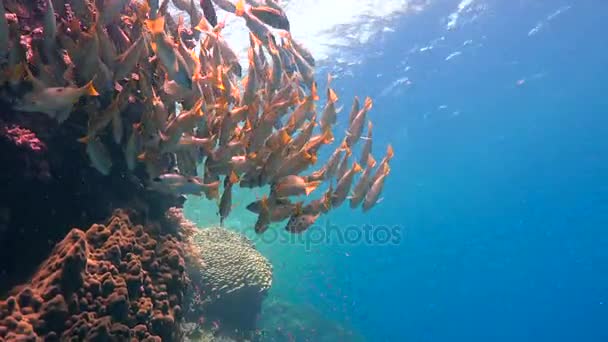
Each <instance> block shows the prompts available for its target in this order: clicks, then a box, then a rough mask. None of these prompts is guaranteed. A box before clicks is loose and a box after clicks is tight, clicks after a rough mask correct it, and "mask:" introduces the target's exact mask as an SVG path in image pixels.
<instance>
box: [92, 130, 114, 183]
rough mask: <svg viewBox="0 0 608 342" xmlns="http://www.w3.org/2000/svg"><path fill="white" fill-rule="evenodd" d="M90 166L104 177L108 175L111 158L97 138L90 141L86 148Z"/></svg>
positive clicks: (110, 167)
mask: <svg viewBox="0 0 608 342" xmlns="http://www.w3.org/2000/svg"><path fill="white" fill-rule="evenodd" d="M86 152H87V155H88V156H89V160H90V161H91V165H92V166H93V167H94V168H95V169H96V170H97V171H99V172H100V173H101V174H103V175H104V176H107V175H109V174H110V170H111V169H112V158H111V157H110V153H109V152H108V150H107V149H106V147H105V146H104V145H103V143H102V142H101V140H100V139H99V138H95V139H92V140H91V141H89V142H88V144H87V147H86Z"/></svg>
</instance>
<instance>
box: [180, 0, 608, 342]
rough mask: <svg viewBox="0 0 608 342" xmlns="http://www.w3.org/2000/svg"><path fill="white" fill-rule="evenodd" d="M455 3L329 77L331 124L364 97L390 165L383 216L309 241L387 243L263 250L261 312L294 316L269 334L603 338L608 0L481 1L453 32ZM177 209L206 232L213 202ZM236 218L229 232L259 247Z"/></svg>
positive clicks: (399, 22)
mask: <svg viewBox="0 0 608 342" xmlns="http://www.w3.org/2000/svg"><path fill="white" fill-rule="evenodd" d="M459 3H460V1H455V0H441V1H431V2H430V5H429V6H427V7H426V8H425V9H424V10H423V11H422V12H420V13H416V14H408V15H405V16H403V17H400V18H397V19H394V20H396V22H394V23H391V24H392V26H393V27H394V28H395V30H394V32H384V33H383V34H381V35H379V36H378V37H376V38H375V39H374V40H373V41H372V43H371V44H366V45H365V46H362V47H357V48H354V49H352V50H351V51H349V52H350V53H351V54H353V55H354V56H355V57H359V58H360V59H361V61H362V62H361V63H360V64H357V65H354V66H350V67H349V72H347V73H339V75H338V77H337V79H335V80H334V82H333V84H332V85H333V87H334V88H336V90H337V91H338V94H339V95H340V103H341V104H342V105H344V109H343V112H342V114H341V115H340V119H339V120H340V122H339V123H338V126H339V127H340V129H345V128H346V120H347V119H346V118H347V116H348V112H349V111H350V103H351V99H352V97H353V96H354V95H358V96H359V97H360V98H361V99H363V98H364V97H365V96H368V95H369V96H371V97H372V98H373V99H374V108H373V110H372V112H371V113H370V117H371V118H372V119H373V121H374V155H375V156H376V158H377V159H378V160H379V159H381V158H382V156H383V155H384V151H385V149H386V145H387V144H388V143H392V145H393V147H394V148H395V151H396V156H395V158H394V159H393V160H392V161H391V175H390V177H389V178H388V180H387V182H386V184H385V188H384V194H383V197H384V199H383V201H382V202H380V203H379V204H378V205H377V207H375V208H374V209H373V210H372V211H371V212H369V213H368V214H365V215H364V214H363V213H361V211H353V210H350V209H349V208H347V207H348V205H344V206H343V207H342V208H339V209H338V210H335V211H332V212H331V213H330V214H329V215H327V216H324V217H323V218H322V220H321V222H320V224H321V228H319V227H317V228H318V229H317V231H315V229H312V231H309V232H307V234H308V235H307V239H309V240H310V239H314V237H315V235H314V234H315V233H318V231H319V229H321V230H322V227H328V226H330V225H331V226H332V227H334V228H332V229H334V230H336V229H337V231H341V232H346V231H350V232H351V233H352V232H354V231H364V230H365V229H368V228H366V226H365V225H371V227H372V228H371V229H372V231H380V230H383V229H384V232H386V229H397V235H395V234H393V235H390V237H391V243H380V242H378V239H372V241H365V239H359V240H358V241H357V242H356V243H349V242H346V241H343V242H340V241H338V240H337V239H336V238H335V236H334V238H332V239H330V241H325V242H324V243H316V244H310V245H309V246H308V248H305V245H306V243H304V244H302V243H299V244H298V243H289V242H285V241H277V240H273V239H272V238H268V239H267V240H260V239H259V238H258V239H257V240H256V245H257V246H258V248H259V249H260V251H261V252H262V253H263V254H265V255H266V256H267V257H268V258H269V259H270V260H271V261H272V263H273V265H274V268H275V271H274V283H273V288H272V290H271V294H270V298H269V300H268V303H271V304H267V305H268V306H272V305H273V304H272V303H276V302H277V301H279V302H284V303H287V304H288V306H280V307H276V306H273V309H272V310H270V311H267V312H271V316H267V317H265V318H264V320H265V321H267V323H266V324H267V325H268V326H265V327H264V328H269V326H270V328H271V329H283V331H286V330H289V329H296V330H297V331H290V333H289V334H287V336H288V337H289V338H286V339H285V340H288V341H293V340H296V341H300V340H301V341H305V340H309V341H315V340H328V341H334V340H339V341H349V340H355V337H356V336H358V335H360V336H362V337H363V338H364V339H366V340H368V341H468V342H475V341H480V342H482V341H483V342H485V341H509V342H511V341H608V327H607V326H606V324H605V322H607V321H608V293H607V292H606V289H608V233H607V232H605V230H606V229H607V228H608V181H607V180H608V178H607V176H606V175H607V174H608V138H607V134H608V96H607V95H608V86H607V85H608V35H606V32H608V24H606V22H605V18H606V17H607V15H608V2H606V1H601V0H595V1H593V0H585V1H576V2H574V1H572V0H571V1H563V0H552V1H547V0H545V1H540V0H538V1H527V0H520V1H503V0H476V1H473V2H472V4H471V5H470V6H469V7H468V8H467V9H466V10H464V11H462V13H460V15H459V18H458V21H457V22H456V24H455V25H453V27H451V29H448V26H449V25H450V24H449V20H450V19H449V16H450V14H452V13H454V12H455V11H456V9H457V8H458V4H459ZM330 64H331V63H330ZM324 77H325V76H324V75H319V77H318V78H319V79H324ZM319 88H320V89H325V85H324V84H320V87H319ZM329 152H330V151H325V153H326V154H327V153H329ZM324 157H326V156H321V160H323V158H324ZM255 195H257V196H259V195H261V192H258V193H255V194H253V195H252V194H248V195H244V194H242V193H240V194H237V195H236V196H235V198H236V202H237V206H239V207H243V206H244V204H246V203H248V201H251V200H252V199H253V198H254V196H255ZM205 206H207V207H208V208H207V207H205ZM187 207H188V208H189V209H188V212H189V213H190V216H191V217H193V219H195V220H196V221H197V223H199V224H201V225H208V224H212V223H214V222H215V221H216V218H214V217H213V216H209V215H205V214H204V213H205V210H206V211H207V212H214V211H215V207H214V204H213V203H211V204H209V203H207V204H205V203H203V202H199V201H194V200H193V201H189V203H188V204H187ZM201 208H203V209H201ZM204 208H207V209H204ZM235 211H236V213H235V215H234V216H232V217H231V218H229V220H228V221H227V225H228V226H230V227H233V228H235V229H237V230H240V231H243V232H245V233H247V234H248V235H249V236H251V237H254V238H255V234H253V233H252V229H251V225H252V224H253V222H254V221H255V216H253V215H251V214H248V213H247V212H246V211H245V210H243V209H242V208H240V209H237V210H235ZM385 228H386V229H385ZM270 231H271V232H273V231H280V227H279V228H276V227H275V228H273V229H271V230H270ZM267 234H268V233H267ZM298 308H301V309H298ZM298 310H301V311H298ZM277 312H283V315H280V314H277ZM308 316H310V317H309V318H308V321H307V318H306V317H308ZM313 316H314V317H313ZM320 321H325V322H328V323H327V325H323V326H321V324H319V323H318V322H320ZM307 322H308V323H307ZM332 326H333V327H334V328H335V327H336V326H339V327H341V328H343V329H344V330H345V331H350V332H349V333H348V334H346V335H344V334H338V333H336V330H332V329H333V328H332ZM323 329H326V330H327V331H328V332H327V333H326V334H325V335H323V334H321V335H323V336H324V338H325V339H323V338H321V337H318V336H319V335H318V334H317V333H318V332H319V330H323Z"/></svg>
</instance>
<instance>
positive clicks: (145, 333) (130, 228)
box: [0, 211, 188, 341]
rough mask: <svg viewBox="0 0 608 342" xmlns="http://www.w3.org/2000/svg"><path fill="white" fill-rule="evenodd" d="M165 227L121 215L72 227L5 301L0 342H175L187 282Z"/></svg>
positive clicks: (178, 246) (179, 255)
mask: <svg viewBox="0 0 608 342" xmlns="http://www.w3.org/2000/svg"><path fill="white" fill-rule="evenodd" d="M162 231H163V229H162V227H161V226H160V225H156V226H150V227H143V226H141V225H133V224H132V223H131V221H130V219H129V217H128V215H127V214H126V213H125V212H123V211H116V212H115V213H114V215H113V216H112V217H111V218H110V220H109V221H108V223H107V224H106V225H100V224H95V225H93V226H91V227H90V228H89V229H88V230H87V231H86V232H85V231H82V230H80V229H72V231H70V233H69V234H68V235H67V236H66V237H65V239H64V240H63V241H61V242H60V243H58V244H57V246H56V247H55V249H54V250H53V252H52V253H51V255H50V257H49V258H48V259H47V260H46V261H45V262H44V263H42V264H41V266H40V268H39V269H38V271H37V272H36V273H35V274H34V275H33V277H32V278H31V280H30V281H29V282H28V284H27V285H24V286H22V287H18V288H16V289H15V290H14V291H13V292H14V293H13V295H12V296H10V297H8V298H7V299H6V300H5V301H2V302H0V340H2V339H7V340H32V341H34V340H40V339H44V340H47V341H52V340H77V341H84V340H86V341H110V340H115V341H124V340H128V339H136V340H147V341H161V340H162V341H170V340H175V339H177V338H178V336H177V334H178V331H179V330H178V328H177V326H178V321H179V319H180V318H181V317H182V309H181V307H180V304H181V303H182V299H183V295H184V292H185V289H186V287H187V284H188V281H187V276H186V272H185V263H184V258H183V255H184V250H183V248H182V247H181V244H180V242H179V240H178V238H176V237H175V236H173V235H169V234H164V235H163V234H161V232H162Z"/></svg>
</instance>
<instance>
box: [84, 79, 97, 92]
mask: <svg viewBox="0 0 608 342" xmlns="http://www.w3.org/2000/svg"><path fill="white" fill-rule="evenodd" d="M83 89H84V91H85V94H87V95H89V96H99V93H98V92H97V89H95V87H94V86H93V80H90V81H89V83H87V84H85V86H84V87H83Z"/></svg>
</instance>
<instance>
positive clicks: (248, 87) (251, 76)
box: [241, 48, 258, 106]
mask: <svg viewBox="0 0 608 342" xmlns="http://www.w3.org/2000/svg"><path fill="white" fill-rule="evenodd" d="M253 59H254V56H253V49H252V48H250V49H249V69H248V72H247V76H245V78H244V79H243V84H244V88H245V93H244V94H243V98H242V99H241V106H248V105H251V104H252V103H253V101H254V99H255V96H256V91H257V89H258V78H257V77H258V76H257V72H256V69H255V62H254V60H253Z"/></svg>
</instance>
